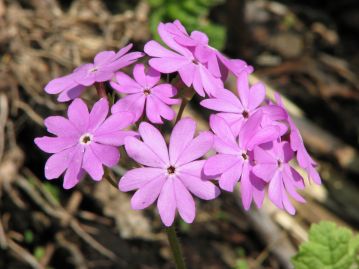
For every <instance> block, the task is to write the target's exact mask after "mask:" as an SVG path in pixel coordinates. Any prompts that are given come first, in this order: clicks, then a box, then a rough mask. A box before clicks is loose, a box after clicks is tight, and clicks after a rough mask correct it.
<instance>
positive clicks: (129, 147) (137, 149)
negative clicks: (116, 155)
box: [125, 137, 166, 168]
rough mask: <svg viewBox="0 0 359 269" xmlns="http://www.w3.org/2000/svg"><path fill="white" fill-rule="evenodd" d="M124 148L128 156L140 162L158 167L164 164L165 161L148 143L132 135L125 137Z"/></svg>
mask: <svg viewBox="0 0 359 269" xmlns="http://www.w3.org/2000/svg"><path fill="white" fill-rule="evenodd" d="M125 149H126V152H127V154H128V156H130V157H131V158H132V159H134V160H135V161H136V162H138V163H140V164H143V165H147V166H151V167H158V168H163V167H165V166H166V163H165V162H164V161H163V160H161V159H160V158H159V157H158V155H156V153H155V152H154V151H153V150H152V149H151V148H150V147H149V146H148V145H146V144H145V143H144V142H142V141H140V140H138V139H136V138H134V137H127V138H126V139H125Z"/></svg>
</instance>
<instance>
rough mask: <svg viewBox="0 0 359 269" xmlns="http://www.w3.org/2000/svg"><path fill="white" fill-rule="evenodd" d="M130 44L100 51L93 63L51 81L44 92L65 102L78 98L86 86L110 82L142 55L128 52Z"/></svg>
mask: <svg viewBox="0 0 359 269" xmlns="http://www.w3.org/2000/svg"><path fill="white" fill-rule="evenodd" d="M131 48H132V44H129V45H127V46H126V47H124V48H122V49H120V50H119V51H118V52H117V53H116V52H114V51H101V52H99V53H97V54H96V56H95V59H94V62H93V63H87V64H83V65H81V66H79V67H77V68H76V69H75V70H74V71H73V72H72V73H71V74H69V75H66V76H63V77H59V78H56V79H53V80H51V81H50V82H49V83H48V84H47V85H46V86H45V91H46V92H47V93H49V94H59V93H60V95H59V97H58V99H57V100H58V101H60V102H66V101H69V100H72V99H74V98H76V97H79V96H80V95H81V93H82V92H83V91H84V90H85V88H86V86H91V85H93V84H94V83H95V82H105V81H109V80H111V79H112V78H113V77H114V75H115V72H116V71H118V70H119V69H121V68H123V67H125V66H128V65H131V64H133V63H134V62H136V61H137V59H138V58H140V57H142V56H143V55H144V54H143V53H142V52H130V53H128V51H129V50H130V49H131Z"/></svg>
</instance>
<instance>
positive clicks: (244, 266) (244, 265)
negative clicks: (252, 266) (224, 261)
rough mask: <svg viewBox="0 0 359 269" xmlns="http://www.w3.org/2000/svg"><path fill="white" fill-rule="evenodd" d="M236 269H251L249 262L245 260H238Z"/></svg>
mask: <svg viewBox="0 0 359 269" xmlns="http://www.w3.org/2000/svg"><path fill="white" fill-rule="evenodd" d="M234 269H249V265H248V262H247V261H246V260H245V259H237V260H236V265H235V266H234Z"/></svg>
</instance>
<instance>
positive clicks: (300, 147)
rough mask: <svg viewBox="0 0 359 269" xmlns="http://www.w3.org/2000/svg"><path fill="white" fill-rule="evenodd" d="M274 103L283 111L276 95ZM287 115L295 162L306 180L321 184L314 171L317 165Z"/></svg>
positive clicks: (279, 98)
mask: <svg viewBox="0 0 359 269" xmlns="http://www.w3.org/2000/svg"><path fill="white" fill-rule="evenodd" d="M275 99H276V102H277V104H278V105H279V106H281V107H282V108H283V109H284V110H285V107H284V105H283V102H282V99H281V97H280V95H279V94H278V93H276V94H275ZM286 114H287V121H288V123H289V127H290V134H289V143H290V146H291V148H292V150H293V151H295V152H296V153H297V160H298V164H299V166H300V167H302V168H303V169H304V170H305V171H306V172H307V174H308V178H309V179H312V180H313V181H314V182H315V183H316V184H321V179H320V175H319V173H318V171H317V170H316V167H317V164H316V162H315V161H314V160H313V159H312V157H310V155H309V153H308V151H307V149H306V148H305V145H304V142H303V138H302V136H301V134H300V132H299V130H298V128H297V126H296V125H295V123H294V121H293V119H292V118H291V117H290V116H289V114H288V113H286Z"/></svg>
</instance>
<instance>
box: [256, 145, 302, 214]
mask: <svg viewBox="0 0 359 269" xmlns="http://www.w3.org/2000/svg"><path fill="white" fill-rule="evenodd" d="M293 156H294V152H293V150H292V149H291V148H290V145H289V143H288V142H286V141H284V142H278V141H273V142H270V143H266V144H263V145H261V146H257V147H255V148H254V159H255V166H254V168H253V170H252V171H253V173H254V174H255V175H256V176H258V177H259V178H261V179H263V180H264V181H265V182H267V183H269V187H268V195H269V199H270V200H271V201H272V202H273V203H274V204H275V205H276V206H277V207H279V208H281V209H285V210H286V211H287V212H288V213H290V214H292V215H294V214H295V208H294V206H293V205H292V204H291V202H290V200H289V198H288V194H290V195H291V196H292V197H293V198H294V199H295V200H296V201H298V202H301V203H304V202H305V200H304V198H303V197H302V196H300V195H299V194H298V193H297V191H296V190H297V189H304V181H303V178H302V177H301V176H300V174H299V173H298V172H297V171H296V170H295V169H294V168H293V167H291V165H290V164H289V161H291V160H292V159H293Z"/></svg>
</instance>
